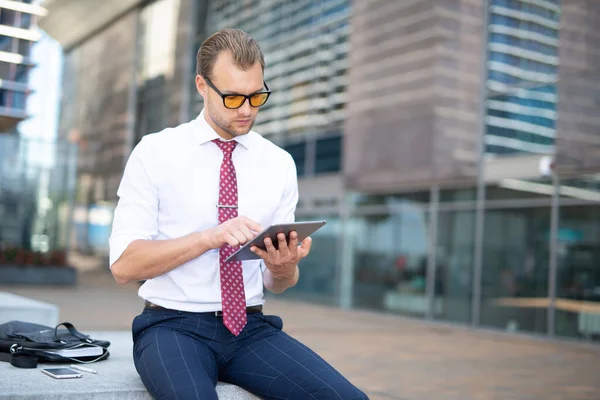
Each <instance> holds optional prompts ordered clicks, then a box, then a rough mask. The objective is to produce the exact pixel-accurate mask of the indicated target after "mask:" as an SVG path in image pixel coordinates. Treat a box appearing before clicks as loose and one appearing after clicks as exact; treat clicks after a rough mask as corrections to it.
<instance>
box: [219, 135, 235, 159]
mask: <svg viewBox="0 0 600 400" xmlns="http://www.w3.org/2000/svg"><path fill="white" fill-rule="evenodd" d="M213 142H215V143H216V144H217V146H219V148H220V149H221V151H222V152H223V154H225V155H226V156H230V155H231V153H233V149H235V146H237V142H236V141H235V140H230V141H229V142H224V141H222V140H219V139H215V140H213Z"/></svg>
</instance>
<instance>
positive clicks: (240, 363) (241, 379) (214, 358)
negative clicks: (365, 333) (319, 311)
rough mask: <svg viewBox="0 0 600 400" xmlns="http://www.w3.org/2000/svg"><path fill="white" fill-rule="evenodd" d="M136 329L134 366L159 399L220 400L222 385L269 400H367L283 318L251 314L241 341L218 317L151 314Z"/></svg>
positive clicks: (147, 311) (138, 320) (150, 311)
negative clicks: (286, 329)
mask: <svg viewBox="0 0 600 400" xmlns="http://www.w3.org/2000/svg"><path fill="white" fill-rule="evenodd" d="M132 328H133V329H132V330H133V341H134V348H133V355H134V362H135V367H136V369H137V371H138V373H139V374H140V376H141V378H142V381H143V382H144V385H145V386H146V388H147V389H148V391H149V392H150V394H152V396H153V397H154V398H156V399H216V398H217V395H216V391H215V386H216V383H217V380H220V381H223V382H229V383H233V384H235V385H238V386H240V387H242V388H244V389H246V390H248V391H250V392H252V393H254V394H256V395H257V396H259V397H261V398H263V399H302V400H304V399H343V400H352V399H367V396H366V395H365V394H364V393H363V392H361V391H360V390H359V389H357V388H356V387H355V386H353V385H352V384H351V383H350V382H349V381H348V380H346V378H344V377H343V376H342V375H341V374H340V373H339V372H338V371H336V370H335V369H334V368H333V367H332V366H331V365H329V364H328V363H327V362H326V361H325V360H323V359H322V358H321V357H319V356H318V355H317V354H315V353H314V352H313V351H312V350H310V349H309V348H308V347H306V346H304V345H303V344H302V343H300V342H298V341H297V340H295V339H294V338H292V337H290V336H289V335H288V334H286V333H285V332H283V331H282V321H281V318H279V317H277V316H268V315H263V314H250V315H248V322H247V325H246V327H245V328H244V330H243V331H242V332H241V333H240V335H239V336H237V337H236V336H234V335H232V334H231V332H229V330H228V329H227V327H225V326H224V325H223V322H222V319H221V318H220V317H215V316H214V315H210V314H196V313H189V312H184V311H175V310H173V311H164V310H156V309H145V310H144V311H143V312H142V314H140V315H139V316H137V317H136V318H135V319H134V321H133V327H132Z"/></svg>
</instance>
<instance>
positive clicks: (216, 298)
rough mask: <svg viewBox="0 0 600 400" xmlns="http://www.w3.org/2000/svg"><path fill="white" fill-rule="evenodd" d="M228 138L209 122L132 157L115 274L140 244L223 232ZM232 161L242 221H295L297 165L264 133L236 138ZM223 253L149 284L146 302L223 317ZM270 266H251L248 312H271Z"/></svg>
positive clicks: (166, 134)
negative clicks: (266, 277)
mask: <svg viewBox="0 0 600 400" xmlns="http://www.w3.org/2000/svg"><path fill="white" fill-rule="evenodd" d="M218 138H220V137H219V136H218V135H217V133H216V132H215V131H214V129H212V127H211V126H210V125H209V124H208V123H207V122H206V120H205V119H204V111H202V113H200V115H199V116H198V118H196V119H195V120H193V121H191V122H188V123H185V124H182V125H180V126H178V127H175V128H169V129H165V130H163V131H161V132H158V133H153V134H150V135H146V136H144V137H143V138H142V140H141V141H140V143H139V144H138V145H137V146H136V147H135V148H134V150H133V151H132V153H131V155H130V157H129V160H128V162H127V165H126V167H125V172H124V174H123V179H122V181H121V184H120V186H119V189H118V192H117V194H118V196H119V202H118V204H117V207H116V209H115V215H114V220H113V226H112V234H111V237H110V266H111V267H112V265H113V264H114V263H115V261H117V260H118V259H119V257H121V254H123V252H124V251H125V249H126V248H127V246H128V245H129V244H130V243H131V242H133V241H134V240H137V239H146V240H164V239H176V238H179V237H182V236H185V235H188V234H190V233H193V232H200V231H203V230H205V229H209V228H213V227H215V226H217V225H218V209H217V203H218V198H219V170H220V167H221V161H222V160H223V152H222V151H221V150H220V149H219V147H218V146H217V145H216V144H215V143H212V142H211V141H212V140H213V139H218ZM234 140H236V141H237V142H238V145H237V146H236V148H235V150H234V151H233V155H232V159H233V164H234V166H235V170H236V176H237V183H238V215H240V216H247V217H248V218H250V219H252V220H254V221H256V222H258V223H259V224H261V225H262V226H263V228H267V227H268V226H269V225H271V224H274V223H283V222H292V221H294V213H295V210H296V204H297V201H298V180H297V175H296V165H295V163H294V160H293V158H292V157H291V156H290V154H289V153H287V152H286V151H284V150H282V149H281V148H279V147H277V146H276V145H275V144H273V143H271V142H270V141H268V140H267V139H264V138H263V137H262V136H260V135H259V134H257V133H256V132H253V131H250V132H249V133H248V134H246V135H242V136H238V137H237V138H235V139H234ZM218 254H219V253H218V249H214V250H210V251H208V252H207V253H205V254H203V255H202V256H200V257H198V258H196V259H194V260H192V261H190V262H188V263H186V264H183V265H181V266H180V267H177V268H175V269H173V270H172V271H170V272H167V273H166V274H164V275H161V276H158V277H156V278H153V279H149V280H147V281H146V282H145V283H144V284H143V285H142V286H141V287H140V289H139V295H140V297H142V298H143V299H145V300H148V301H150V302H152V303H154V304H158V305H160V306H163V307H166V308H170V309H176V310H182V311H192V312H205V311H217V310H221V288H220V278H219V257H218ZM263 267H264V266H263V263H262V261H261V260H251V261H243V262H242V269H243V273H244V287H245V291H246V305H247V306H253V305H259V304H263V303H264V300H263V277H262V274H263Z"/></svg>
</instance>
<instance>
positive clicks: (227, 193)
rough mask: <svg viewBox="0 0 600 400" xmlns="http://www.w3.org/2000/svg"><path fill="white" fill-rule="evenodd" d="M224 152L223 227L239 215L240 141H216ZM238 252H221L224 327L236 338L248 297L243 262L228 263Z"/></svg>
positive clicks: (221, 186) (230, 249)
mask: <svg viewBox="0 0 600 400" xmlns="http://www.w3.org/2000/svg"><path fill="white" fill-rule="evenodd" d="M213 142H215V143H216V144H217V146H219V148H220V149H221V150H222V151H223V162H222V163H221V174H220V176H219V205H218V207H219V224H222V223H223V222H225V221H227V220H228V219H231V218H235V217H237V216H238V211H237V205H238V188H237V178H236V176H235V167H234V166H233V161H232V160H231V154H232V153H233V149H235V146H236V145H237V142H236V141H234V140H232V141H229V142H223V141H221V140H218V139H215V140H213ZM235 250H236V249H235V248H233V247H231V246H229V245H227V244H226V245H224V246H223V247H221V249H220V250H219V264H220V273H221V302H222V307H223V324H225V326H226V327H227V329H229V330H230V331H231V333H233V334H234V335H235V336H237V335H239V334H240V332H241V331H242V329H244V326H246V296H245V294H244V275H243V273H242V262H241V261H230V262H225V259H226V258H227V257H229V255H231V254H232V253H233V252H234V251H235Z"/></svg>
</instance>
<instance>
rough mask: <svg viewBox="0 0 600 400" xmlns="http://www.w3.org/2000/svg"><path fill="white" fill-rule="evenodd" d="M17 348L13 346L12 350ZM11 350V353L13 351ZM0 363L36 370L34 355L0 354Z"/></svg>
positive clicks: (25, 353) (18, 353) (36, 361)
mask: <svg viewBox="0 0 600 400" xmlns="http://www.w3.org/2000/svg"><path fill="white" fill-rule="evenodd" d="M16 346H18V345H17V344H14V345H13V346H12V348H13V349H15V348H16ZM13 349H11V351H13ZM0 361H4V362H7V363H9V364H10V365H12V366H13V367H17V368H37V365H38V359H37V357H36V356H35V355H33V354H29V353H27V352H15V353H12V352H11V353H4V352H0Z"/></svg>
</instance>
